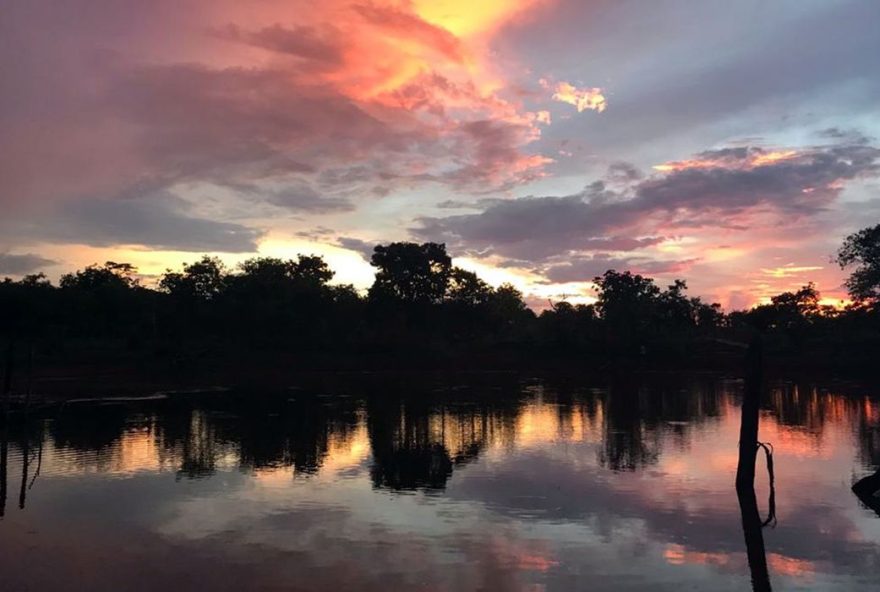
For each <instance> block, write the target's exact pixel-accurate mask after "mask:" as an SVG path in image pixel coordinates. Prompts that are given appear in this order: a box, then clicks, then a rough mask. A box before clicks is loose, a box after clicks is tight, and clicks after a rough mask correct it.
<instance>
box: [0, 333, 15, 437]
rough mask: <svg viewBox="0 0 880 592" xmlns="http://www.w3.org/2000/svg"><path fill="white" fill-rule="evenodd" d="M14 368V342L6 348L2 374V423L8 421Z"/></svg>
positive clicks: (10, 341)
mask: <svg viewBox="0 0 880 592" xmlns="http://www.w3.org/2000/svg"><path fill="white" fill-rule="evenodd" d="M14 366H15V340H13V339H10V340H9V345H8V346H7V347H6V370H5V372H4V373H3V422H4V423H5V422H6V421H8V420H9V395H10V393H11V392H12V372H13V369H14Z"/></svg>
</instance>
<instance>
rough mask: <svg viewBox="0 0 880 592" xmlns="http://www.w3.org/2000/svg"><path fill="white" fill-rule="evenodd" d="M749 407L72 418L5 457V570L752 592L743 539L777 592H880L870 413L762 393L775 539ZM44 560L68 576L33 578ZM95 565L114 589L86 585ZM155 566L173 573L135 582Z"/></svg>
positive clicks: (870, 408) (564, 392)
mask: <svg viewBox="0 0 880 592" xmlns="http://www.w3.org/2000/svg"><path fill="white" fill-rule="evenodd" d="M742 392H743V386H742V384H741V383H740V382H737V381H718V380H714V379H711V378H696V379H693V378H691V379H684V378H681V377H664V378H663V379H651V380H649V381H648V380H644V379H642V380H638V379H636V378H635V377H618V378H615V379H613V380H610V381H608V382H607V383H604V384H600V385H595V386H593V385H589V384H583V383H582V382H578V381H552V380H551V381H548V380H541V381H537V380H532V381H510V380H506V381H500V380H499V381H496V382H490V383H484V384H480V386H470V385H467V386H460V385H459V386H455V387H450V386H449V385H448V384H443V383H442V382H430V381H415V380H396V381H393V382H389V381H388V380H387V379H384V378H381V377H373V378H372V379H364V378H362V377H361V378H358V380H356V381H344V382H341V383H339V384H333V385H323V386H322V387H321V388H315V389H307V390H291V391H284V392H279V393H265V392H261V393H238V394H231V393H226V394H218V393H214V394H210V395H205V396H194V395H193V396H189V395H187V396H175V397H171V398H168V399H165V400H155V401H151V402H149V403H143V404H126V405H105V406H101V407H89V408H85V407H82V408H78V407H75V406H71V407H68V408H65V409H64V410H63V411H62V412H61V413H60V414H59V415H58V416H57V417H52V418H44V419H42V420H39V421H32V422H31V423H29V424H28V426H27V427H26V428H25V427H22V426H11V427H9V428H7V431H6V432H5V434H6V435H5V437H3V438H0V440H2V449H0V488H2V490H0V502H2V503H0V509H2V510H5V513H6V516H5V517H4V518H3V521H2V522H0V537H2V538H3V539H4V541H5V542H4V551H5V550H6V549H9V552H4V554H2V556H0V570H2V571H3V573H4V574H7V573H13V574H16V575H15V576H13V578H12V580H11V582H12V583H13V584H14V585H15V586H19V587H21V588H22V589H23V588H24V587H25V586H30V588H31V589H42V590H52V589H69V588H70V586H69V583H70V582H76V583H78V584H79V586H78V587H80V588H88V589H96V590H100V589H108V590H109V589H114V587H116V588H119V587H123V588H127V589H138V588H143V589H154V588H155V587H159V586H161V585H164V584H166V583H167V580H166V578H170V577H171V575H169V574H175V573H177V574H178V575H179V574H181V573H187V574H189V575H188V576H186V577H188V578H193V577H195V578H196V579H197V580H198V581H197V582H196V583H197V584H198V586H199V587H201V588H202V589H227V588H229V589H232V588H234V587H236V586H238V587H241V586H242V585H245V587H248V588H251V589H260V588H261V587H262V588H265V589H277V588H282V587H294V588H299V589H310V590H324V589H327V590H331V589H340V588H344V587H350V588H359V589H364V590H369V589H373V588H375V589H390V588H396V589H400V588H413V587H419V586H421V587H425V586H427V587H430V588H432V589H441V590H469V589H481V588H482V589H490V590H494V589H498V590H534V589H543V590H569V589H579V588H590V589H609V590H621V589H642V588H644V587H646V586H650V587H652V588H653V589H661V590H664V589H669V590H674V589H680V588H681V587H686V586H692V587H697V588H705V587H707V586H711V587H712V588H713V589H721V590H723V589H731V590H737V589H742V588H743V587H744V585H746V586H747V585H748V581H749V577H750V569H749V566H750V563H751V562H752V560H753V559H754V560H756V561H757V560H758V559H757V558H758V555H757V553H758V549H753V548H751V546H749V545H747V546H746V548H744V546H743V529H745V531H746V532H745V534H746V542H747V543H749V541H750V540H752V541H755V537H754V536H751V537H750V534H751V535H754V534H755V532H757V533H758V534H759V535H761V537H762V538H761V540H760V546H761V549H759V550H760V557H762V558H763V561H764V564H763V565H764V567H763V569H764V572H765V573H768V574H769V578H770V579H772V580H773V583H774V588H775V589H777V590H784V589H791V588H798V587H824V588H828V589H834V588H838V589H846V590H850V589H859V588H864V589H870V588H871V587H872V585H873V584H875V583H876V578H875V577H874V576H873V574H874V572H875V571H876V570H875V567H876V565H878V564H880V546H878V544H880V520H878V519H877V518H876V516H875V515H874V514H873V513H872V512H871V511H870V509H869V508H871V507H874V506H871V504H870V503H869V502H870V500H871V499H873V498H865V499H868V502H866V505H867V506H868V507H864V506H863V505H861V504H860V503H859V502H858V501H857V499H856V498H855V497H854V496H853V495H852V494H851V493H850V492H849V487H850V485H852V484H853V483H854V482H855V481H857V480H858V479H859V478H861V477H863V476H865V475H868V474H870V473H872V472H873V471H874V470H876V469H877V463H878V460H880V450H878V425H880V413H878V411H880V408H878V407H877V404H876V399H873V398H871V397H869V396H867V395H868V393H865V392H855V393H848V394H841V393H837V392H832V391H829V390H826V389H822V388H818V387H816V386H813V385H805V384H783V385H777V386H775V387H774V388H772V389H770V390H769V391H768V392H767V393H766V397H765V401H764V405H763V407H762V408H761V410H760V417H761V440H762V441H769V442H772V443H773V444H774V446H775V450H776V454H775V463H776V479H777V484H778V486H779V487H778V493H777V502H778V503H779V508H780V512H779V524H778V526H777V527H776V528H775V529H772V530H764V531H763V533H762V532H761V524H762V522H764V517H763V515H764V514H766V509H765V510H760V511H759V508H758V505H759V504H758V501H757V500H767V499H768V497H769V494H770V492H769V491H768V489H767V487H768V484H767V481H766V480H765V479H758V480H757V484H756V486H755V488H752V489H751V492H750V493H749V492H748V491H740V492H739V495H737V492H736V491H734V488H733V477H734V474H735V472H736V466H737V442H738V432H739V421H740V407H739V405H740V401H741V397H742ZM37 473H39V477H38V478H37ZM34 479H37V481H36V482H34ZM169 479H170V480H169ZM16 487H17V488H18V489H17V491H18V493H19V504H18V505H19V506H20V508H24V509H23V510H16V509H15V508H14V507H13V508H12V509H10V508H9V507H8V503H7V497H8V495H9V494H8V490H9V489H10V488H16ZM12 491H16V489H12ZM12 495H13V496H14V495H15V494H14V493H13V494H12ZM12 503H13V504H14V502H12ZM761 505H762V507H763V504H761ZM755 518H757V521H756V520H755ZM755 528H757V531H756V530H755ZM74 534H75V535H76V536H74ZM35 549H36V550H40V549H53V554H52V555H51V556H50V557H48V558H46V557H44V558H43V561H48V562H49V564H51V565H52V568H53V569H52V570H51V571H52V574H56V575H52V576H50V575H48V574H47V573H45V571H46V570H40V569H36V568H34V569H28V568H27V567H22V566H27V565H29V564H33V559H29V558H31V557H33V555H32V554H33V553H34V550H35ZM746 550H748V553H746ZM169 553H173V557H171V556H169ZM753 555H754V557H753ZM98 558H101V560H102V561H104V562H105V563H107V564H109V565H110V566H111V567H110V568H108V569H106V570H104V571H101V570H98V569H97V567H96V570H95V573H100V574H102V575H101V576H94V575H90V576H87V575H84V574H88V573H90V572H89V569H88V565H89V564H90V563H94V562H97V561H98ZM294 558H295V559H296V565H298V566H300V568H299V569H293V568H291V567H289V565H290V562H291V560H292V559H294ZM159 560H165V561H167V562H168V570H167V573H162V574H159V573H155V574H154V573H150V574H146V575H144V573H143V569H142V568H141V567H138V566H139V565H143V564H144V562H152V561H159ZM95 565H97V563H95ZM754 567H755V566H754V564H753V565H752V572H751V573H754ZM758 567H760V566H758ZM133 574H139V577H141V578H142V579H143V582H142V583H137V584H132V581H131V578H132V577H133ZM64 578H68V579H67V580H64ZM84 578H85V579H84ZM139 582H140V580H139ZM169 585H170V586H171V589H174V586H175V585H174V584H173V583H172V584H169ZM768 585H769V582H768ZM177 586H178V587H179V584H178V585H177ZM74 587H77V586H74ZM757 587H758V586H757V584H756V588H757ZM11 589H16V588H15V587H13V588H11Z"/></svg>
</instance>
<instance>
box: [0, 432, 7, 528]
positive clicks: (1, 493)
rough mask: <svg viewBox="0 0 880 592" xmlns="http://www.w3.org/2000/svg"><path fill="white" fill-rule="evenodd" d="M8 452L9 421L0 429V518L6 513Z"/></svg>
mask: <svg viewBox="0 0 880 592" xmlns="http://www.w3.org/2000/svg"><path fill="white" fill-rule="evenodd" d="M8 454H9V422H4V423H3V427H2V430H0V518H2V517H3V516H4V515H5V514H6V457H7V456H8Z"/></svg>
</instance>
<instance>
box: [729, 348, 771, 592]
mask: <svg viewBox="0 0 880 592" xmlns="http://www.w3.org/2000/svg"><path fill="white" fill-rule="evenodd" d="M746 359H747V369H746V384H745V391H744V393H743V404H742V417H741V420H740V427H739V462H738V463H737V465H736V495H737V498H738V499H739V509H740V514H741V516H742V527H743V535H744V536H745V541H746V555H747V556H748V560H749V571H750V572H751V576H752V588H753V589H754V590H755V592H769V591H770V590H771V589H772V588H771V587H770V575H769V573H768V572H767V554H766V551H765V548H764V535H763V533H762V532H761V529H762V528H763V523H762V522H761V516H760V514H759V513H758V500H757V498H756V496H755V459H756V457H757V453H758V418H759V412H760V409H761V387H762V382H763V378H764V377H763V347H762V343H761V337H760V335H759V336H756V337H755V338H754V339H753V340H752V343H751V344H750V345H749V350H748V355H747V356H746Z"/></svg>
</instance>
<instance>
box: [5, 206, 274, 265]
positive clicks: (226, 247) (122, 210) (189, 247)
mask: <svg viewBox="0 0 880 592" xmlns="http://www.w3.org/2000/svg"><path fill="white" fill-rule="evenodd" d="M187 205H188V204H187V203H186V202H185V201H184V200H182V199H180V198H177V197H175V196H173V195H170V194H167V193H159V194H155V195H151V196H150V197H144V198H137V199H133V198H131V199H95V200H83V201H72V202H66V203H64V204H61V206H60V207H59V208H58V209H56V210H55V211H54V212H51V213H48V214H44V215H43V216H41V217H40V218H33V217H32V218H30V219H28V220H26V221H18V222H16V223H15V224H14V225H12V224H8V225H0V229H2V230H4V231H6V232H7V233H8V234H11V235H12V236H15V237H16V238H18V239H20V240H30V241H46V242H54V243H77V244H86V245H90V246H95V247H108V246H113V245H142V246H148V247H152V248H155V249H167V250H174V251H221V252H229V253H240V252H251V251H256V249H257V243H256V241H257V239H259V238H260V237H261V236H262V231H260V230H257V229H254V228H248V227H246V226H242V225H240V224H234V223H229V222H215V221H213V220H206V219H202V218H197V217H195V216H192V215H190V214H189V213H188V212H187Z"/></svg>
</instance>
